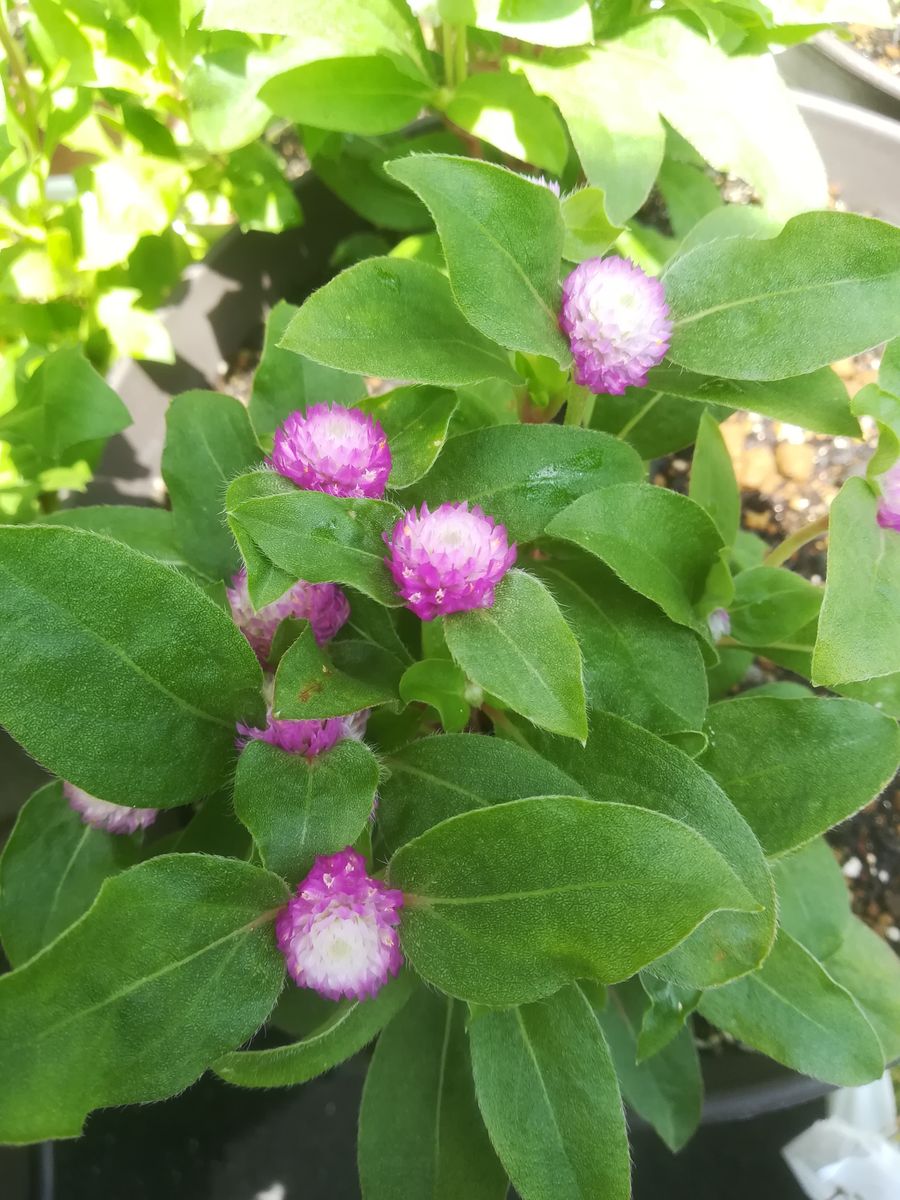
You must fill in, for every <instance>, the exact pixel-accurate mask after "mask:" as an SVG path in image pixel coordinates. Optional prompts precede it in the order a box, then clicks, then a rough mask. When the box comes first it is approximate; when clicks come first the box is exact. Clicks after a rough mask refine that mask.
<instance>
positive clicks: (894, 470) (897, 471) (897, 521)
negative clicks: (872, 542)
mask: <svg viewBox="0 0 900 1200" xmlns="http://www.w3.org/2000/svg"><path fill="white" fill-rule="evenodd" d="M880 482H881V499H880V500H879V501H878V524H879V525H880V526H881V528H882V529H893V530H896V532H897V533H900V462H896V463H894V465H893V466H892V467H891V469H890V470H889V471H886V472H885V473H884V475H882V476H881V481H880Z"/></svg>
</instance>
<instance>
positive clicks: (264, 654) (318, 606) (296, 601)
mask: <svg viewBox="0 0 900 1200" xmlns="http://www.w3.org/2000/svg"><path fill="white" fill-rule="evenodd" d="M225 592H226V595H227V596H228V603H229V604H230V605H231V615H232V617H233V618H234V623H235V624H236V625H238V626H239V627H240V629H241V632H242V633H243V635H244V637H245V638H246V639H247V641H248V642H249V643H250V645H251V646H252V647H253V649H254V650H255V652H256V657H257V658H258V659H259V660H260V662H263V663H264V662H265V661H266V660H267V659H268V657H269V654H270V653H271V651H272V639H273V638H274V637H275V631H276V630H277V629H278V626H279V625H280V624H281V622H282V621H283V620H284V619H285V618H286V617H296V618H298V619H300V620H304V621H309V623H310V625H311V626H312V631H313V637H315V639H316V641H317V642H318V644H319V645H320V646H321V645H323V644H324V643H325V642H327V641H330V639H331V638H333V637H334V635H335V634H336V633H337V631H338V630H339V629H340V628H341V626H342V625H343V624H344V622H345V621H346V620H347V618H348V617H349V616H350V605H349V603H348V601H347V597H346V596H345V595H344V593H343V592H342V591H341V589H340V588H339V587H338V586H337V584H335V583H307V582H306V581H305V580H303V579H301V580H299V581H298V582H297V583H295V584H294V586H293V587H291V588H288V590H287V591H286V592H285V593H284V595H283V596H280V597H279V598H278V599H277V600H273V601H272V603H271V604H266V605H264V606H263V607H262V608H259V609H255V608H254V607H253V604H252V602H251V600H250V593H249V591H248V589H247V571H246V568H245V567H242V568H241V569H240V571H238V573H237V574H236V575H234V576H232V579H231V587H226V589H225Z"/></svg>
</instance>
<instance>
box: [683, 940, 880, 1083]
mask: <svg viewBox="0 0 900 1200" xmlns="http://www.w3.org/2000/svg"><path fill="white" fill-rule="evenodd" d="M699 1008H700V1012H701V1013H702V1014H703V1016H704V1017H706V1019H707V1020H708V1021H711V1022H712V1023H713V1024H714V1025H718V1027H719V1028H720V1029H722V1030H724V1031H725V1032H726V1033H730V1034H731V1036H732V1037H736V1038H738V1039H739V1040H740V1041H742V1042H745V1043H746V1044H747V1045H748V1046H751V1047H752V1048H753V1049H754V1050H759V1051H761V1052H762V1053H763V1054H768V1055H769V1057H770V1058H774V1059H775V1061H776V1062H781V1063H784V1064H785V1066H788V1067H791V1068H792V1069H793V1070H795V1071H799V1072H800V1073H801V1074H803V1075H812V1076H813V1078H815V1079H822V1080H824V1081H825V1082H826V1083H834V1084H837V1085H838V1087H857V1086H858V1085H859V1084H863V1083H870V1082H871V1081H872V1080H873V1079H877V1078H878V1077H879V1075H881V1073H882V1071H883V1070H884V1056H883V1054H882V1050H881V1045H880V1044H879V1041H878V1038H877V1037H876V1035H875V1032H874V1030H873V1029H872V1026H871V1025H870V1024H869V1022H868V1021H867V1020H866V1018H865V1017H864V1016H863V1014H862V1012H861V1011H860V1009H859V1007H858V1006H857V1004H856V1003H855V1001H854V1000H853V998H852V996H851V995H850V994H849V993H848V992H847V991H845V989H844V988H842V987H841V986H840V985H839V984H837V983H835V982H834V980H833V979H832V978H831V977H830V976H829V975H828V973H827V972H826V970H825V968H823V967H822V966H821V964H820V963H818V962H817V961H816V960H815V959H814V958H813V956H812V955H811V954H810V953H809V952H808V951H807V950H804V948H803V947H802V946H801V945H800V943H799V942H795V941H794V939H793V938H792V937H791V936H790V934H788V933H786V932H785V931H784V930H783V929H782V930H780V931H779V934H778V938H777V940H776V942H775V945H774V946H773V947H772V953H771V954H770V955H769V957H768V958H767V959H766V961H765V962H764V963H763V965H762V967H760V969H759V970H758V971H755V972H754V973H753V974H752V975H747V976H745V978H743V979H739V980H737V981H736V982H735V983H729V984H728V985H727V986H725V987H722V988H713V989H712V990H711V991H709V992H706V993H705V994H704V996H703V998H702V999H701V1001H700V1005H699Z"/></svg>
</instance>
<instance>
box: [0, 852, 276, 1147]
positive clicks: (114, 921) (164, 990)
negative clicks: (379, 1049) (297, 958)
mask: <svg viewBox="0 0 900 1200" xmlns="http://www.w3.org/2000/svg"><path fill="white" fill-rule="evenodd" d="M286 898H287V896H286V888H285V886H284V884H283V883H282V882H281V880H280V879H277V878H276V877H275V876H274V875H270V874H269V873H268V872H267V871H262V870H260V868H259V867H254V866H251V865H250V864H249V863H242V862H237V861H236V860H235V859H225V858H213V857H210V856H208V855H197V854H190V855H187V854H185V855H182V854H171V855H164V856H162V857H161V858H155V859H152V860H151V861H150V862H146V863H142V864H141V865H140V866H137V867H133V868H132V869H131V870H130V871H125V872H124V873H123V874H121V875H116V876H114V877H113V878H111V879H107V881H106V883H104V885H103V887H102V888H101V889H100V895H99V896H98V897H97V900H96V902H95V903H94V905H93V907H92V908H91V909H90V910H89V911H88V912H87V913H86V914H85V915H84V916H83V917H82V918H81V920H80V921H78V922H76V924H75V925H73V926H72V927H71V928H70V929H68V930H67V931H66V932H65V933H64V934H63V935H62V936H61V937H60V938H58V939H57V940H56V941H55V942H54V943H53V945H52V946H50V947H49V948H48V949H47V950H46V951H44V953H43V954H39V955H38V956H37V957H36V958H33V959H32V960H31V961H30V962H29V963H27V964H26V965H25V966H24V967H20V968H19V969H18V970H17V971H13V972H12V973H11V974H9V975H5V976H4V977H3V978H2V979H0V1028H2V1035H3V1036H2V1038H0V1068H2V1074H3V1078H4V1079H15V1081H16V1086H15V1089H4V1091H3V1093H2V1095H0V1140H2V1141H4V1142H12V1143H21V1142H36V1141H41V1140H43V1139H45V1138H62V1137H76V1136H77V1135H78V1134H79V1133H80V1132H81V1127H82V1123H83V1121H84V1118H85V1117H86V1116H87V1114H88V1113H89V1112H90V1111H91V1109H94V1108H98V1107H109V1106H112V1105H116V1106H118V1105H122V1104H133V1103H138V1102H140V1103H146V1102H147V1101H150V1100H161V1099H163V1098H164V1097H166V1096H172V1095H174V1094H176V1093H177V1092H180V1091H183V1090H184V1088H186V1087H187V1086H188V1084H190V1083H193V1082H194V1080H195V1079H196V1078H197V1077H198V1076H199V1075H200V1074H201V1073H202V1072H203V1070H204V1069H205V1068H206V1067H207V1066H208V1065H209V1064H210V1063H211V1062H213V1061H214V1060H215V1059H216V1058H218V1057H219V1055H221V1054H223V1053H224V1052H225V1051H226V1050H230V1049H233V1048H234V1047H235V1046H238V1045H240V1044H241V1042H243V1041H244V1040H245V1039H246V1038H247V1037H249V1036H250V1034H251V1033H253V1031H254V1030H255V1029H257V1028H258V1027H259V1025H260V1024H261V1023H262V1022H263V1021H264V1020H265V1019H266V1017H267V1016H268V1014H269V1012H270V1010H271V1008H272V1005H273V1004H274V1003H275V999H276V997H277V995H278V992H279V991H280V989H281V983H282V979H283V964H282V960H281V956H280V954H279V953H278V951H277V949H276V947H275V942H274V938H273V935H272V929H271V922H272V920H273V918H274V917H275V914H276V912H277V910H278V908H279V907H280V906H281V905H283V904H284V902H285V900H286ZM173 1013H177V1014H178V1020H173V1019H172V1014H173Z"/></svg>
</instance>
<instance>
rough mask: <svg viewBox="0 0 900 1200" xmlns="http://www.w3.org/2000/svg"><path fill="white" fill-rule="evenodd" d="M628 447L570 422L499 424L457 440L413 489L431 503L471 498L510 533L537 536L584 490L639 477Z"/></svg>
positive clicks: (639, 469)
mask: <svg viewBox="0 0 900 1200" xmlns="http://www.w3.org/2000/svg"><path fill="white" fill-rule="evenodd" d="M643 474H644V469H643V466H642V464H641V461H640V459H639V458H638V456H637V455H636V454H635V452H634V451H633V450H632V449H631V447H630V446H625V445H623V444H622V443H621V442H620V441H618V439H616V438H613V437H610V436H609V435H608V434H605V433H597V432H595V431H594V430H590V429H576V428H574V427H573V426H564V425H515V426H512V427H511V428H506V427H504V426H499V425H495V426H492V427H489V428H487V429H477V430H475V431H474V432H472V433H464V434H461V435H460V436H459V437H455V438H451V439H450V441H448V442H447V444H446V445H445V446H444V449H443V452H442V453H441V455H440V457H439V458H438V460H437V462H436V463H435V465H434V466H433V467H432V469H431V470H430V471H429V473H428V474H427V475H426V476H425V478H424V479H422V480H420V481H419V482H418V483H417V484H416V486H415V488H414V490H413V491H412V493H411V499H412V500H413V501H415V502H417V503H418V502H420V501H422V500H427V501H428V503H429V504H432V505H433V504H441V503H443V502H444V501H453V500H457V499H458V498H459V497H460V496H465V497H466V498H467V499H468V500H469V502H470V503H471V504H477V505H479V506H480V507H481V508H482V509H483V510H484V511H485V512H486V513H489V514H490V515H491V516H492V517H494V518H495V520H497V521H500V522H502V523H503V524H504V525H506V527H507V529H508V530H509V534H510V537H511V538H518V539H520V540H521V541H532V540H533V539H534V538H536V537H538V536H539V535H540V534H541V533H543V532H544V529H545V528H546V526H547V524H548V522H549V521H550V520H551V519H552V518H553V517H554V516H556V514H557V513H559V512H561V511H562V510H563V509H564V508H566V506H567V505H569V504H571V503H572V501H573V500H575V499H576V498H577V497H578V496H582V495H584V493H585V492H593V491H595V490H596V489H597V488H603V487H606V486H608V485H609V484H613V483H630V482H636V481H637V480H639V479H641V478H642V476H643Z"/></svg>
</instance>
